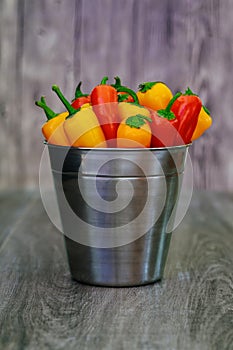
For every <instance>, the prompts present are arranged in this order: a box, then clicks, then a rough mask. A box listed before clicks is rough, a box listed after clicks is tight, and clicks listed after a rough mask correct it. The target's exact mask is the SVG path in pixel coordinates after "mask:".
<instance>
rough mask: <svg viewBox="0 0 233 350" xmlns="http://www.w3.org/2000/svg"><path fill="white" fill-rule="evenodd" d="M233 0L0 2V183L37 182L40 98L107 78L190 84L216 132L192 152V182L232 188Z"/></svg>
mask: <svg viewBox="0 0 233 350" xmlns="http://www.w3.org/2000/svg"><path fill="white" fill-rule="evenodd" d="M232 13H233V1H231V0H223V1H220V0H195V1H192V0H177V1H173V0H163V1H159V0H143V1H141V0H40V1H38V0H0V157H1V162H0V188H1V189H6V188H15V187H28V188H34V187H37V186H38V168H39V162H40V157H41V153H42V150H43V147H44V146H43V137H42V135H41V132H40V128H41V125H42V123H43V122H44V121H45V117H44V115H43V112H42V110H39V109H38V108H37V107H35V105H34V101H35V100H36V99H39V98H40V96H41V95H45V96H46V98H47V102H48V104H49V105H50V106H51V107H52V108H53V109H54V110H55V111H57V112H58V111H61V110H62V106H61V104H60V103H59V102H58V99H57V97H56V96H55V94H54V93H53V92H51V85H52V84H54V83H56V84H58V85H60V87H61V89H62V91H63V92H64V93H65V95H66V96H67V97H68V98H69V99H72V98H73V95H74V89H75V86H76V84H77V83H78V82H79V81H80V80H82V81H83V90H84V92H89V91H90V89H91V88H92V87H93V86H94V85H95V84H97V83H98V82H99V81H100V80H101V78H102V77H103V76H104V75H108V76H109V78H110V81H112V82H113V77H114V76H115V75H119V76H120V77H121V78H122V81H123V83H124V84H125V85H128V86H130V87H131V88H133V89H136V88H137V86H138V84H139V83H140V82H143V81H148V80H149V81H154V80H161V81H164V82H165V83H167V84H168V85H169V87H170V88H171V89H172V90H173V92H176V91H177V90H180V89H182V90H183V91H184V89H185V88H186V87H187V86H190V87H191V88H192V89H193V90H194V91H195V92H196V93H198V94H199V95H200V97H201V98H202V100H203V102H204V103H205V105H206V106H207V107H208V108H209V109H210V110H211V112H212V117H213V120H214V123H213V126H212V128H211V129H210V130H209V131H208V132H207V133H206V134H205V136H204V137H202V138H201V139H200V140H198V141H196V142H195V143H194V144H193V146H192V147H191V150H190V153H191V157H192V161H193V168H194V179H195V188H198V189H212V190H223V191H229V190H231V191H232V190H233V181H232V178H233V155H232V146H233V143H232V138H233V136H232V135H233V113H232V103H233V84H232V72H233V69H232V59H233V39H232V33H233V21H232Z"/></svg>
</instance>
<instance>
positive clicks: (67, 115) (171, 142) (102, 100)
mask: <svg viewBox="0 0 233 350" xmlns="http://www.w3.org/2000/svg"><path fill="white" fill-rule="evenodd" d="M114 79H115V83H114V84H108V77H104V78H103V79H102V81H101V82H100V84H99V85H97V86H95V87H94V88H93V90H92V91H91V92H90V93H89V94H84V93H83V92H82V91H81V85H82V82H79V84H78V86H77V88H76V91H75V96H74V99H73V100H72V101H71V102H70V101H68V100H67V99H66V98H65V96H64V95H63V93H62V92H61V90H60V88H59V87H58V86H57V85H53V86H52V90H53V91H54V92H55V93H56V94H57V96H58V98H59V99H60V100H61V102H62V103H63V105H64V107H65V111H63V112H62V113H55V112H54V111H53V110H52V109H51V108H50V107H49V106H48V105H47V103H46V100H45V97H44V96H42V97H41V99H40V100H39V101H36V102H35V103H36V105H37V106H39V107H41V108H42V109H43V110H44V112H45V114H46V117H47V121H46V122H45V123H44V125H43V126H42V133H43V135H44V137H45V139H46V141H47V142H48V143H50V144H54V145H60V146H69V147H71V146H72V147H87V148H93V147H101V148H102V147H104V148H106V147H120V148H131V147H152V148H154V147H172V146H177V145H182V144H189V143H191V142H192V141H194V140H196V139H198V138H199V137H200V136H201V135H202V134H203V133H204V132H205V131H206V130H207V129H208V128H209V127H210V126H211V124H212V118H211V116H210V112H209V111H208V109H207V108H206V107H205V106H204V105H203V104H202V101H201V99H200V97H199V96H198V95H197V94H195V93H193V92H192V90H191V89H190V88H187V89H186V91H185V92H184V93H182V92H177V93H176V94H175V95H174V96H173V94H172V92H171V90H170V89H169V87H168V86H167V85H166V84H165V83H163V82H160V81H156V82H146V83H142V84H140V85H139V89H138V91H137V92H135V91H133V90H131V89H129V88H128V87H126V86H123V85H122V84H121V80H120V78H119V77H115V78H114Z"/></svg>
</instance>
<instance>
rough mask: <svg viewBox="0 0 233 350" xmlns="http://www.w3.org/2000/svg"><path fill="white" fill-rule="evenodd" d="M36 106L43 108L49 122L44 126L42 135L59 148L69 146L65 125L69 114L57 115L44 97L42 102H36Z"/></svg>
mask: <svg viewBox="0 0 233 350" xmlns="http://www.w3.org/2000/svg"><path fill="white" fill-rule="evenodd" d="M35 104H36V105H37V106H38V107H40V108H42V109H43V110H44V112H45V114H46V116H47V119H48V120H47V122H46V123H44V125H43V126H42V133H43V135H44V137H45V139H46V141H47V142H48V143H51V144H53V145H59V146H69V145H70V143H69V140H68V138H67V136H66V134H65V132H64V129H63V123H64V121H65V119H66V117H67V116H68V115H69V113H68V112H63V113H60V114H58V113H55V112H54V111H52V109H50V108H49V107H48V106H47V104H46V101H45V97H44V96H42V97H41V99H40V101H36V102H35Z"/></svg>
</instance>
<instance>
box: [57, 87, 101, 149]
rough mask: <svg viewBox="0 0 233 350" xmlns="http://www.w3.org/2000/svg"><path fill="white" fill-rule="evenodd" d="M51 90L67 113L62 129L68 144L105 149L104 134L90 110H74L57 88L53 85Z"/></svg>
mask: <svg viewBox="0 0 233 350" xmlns="http://www.w3.org/2000/svg"><path fill="white" fill-rule="evenodd" d="M52 90H53V91H55V92H56V94H57V95H58V97H59V98H60V100H61V101H62V103H63V104H64V105H65V107H66V108H67V110H68V112H69V115H68V117H67V118H66V120H65V122H64V124H63V127H64V130H65V133H66V135H67V137H68V139H69V141H70V144H71V145H72V146H74V147H88V148H92V147H107V144H106V140H105V137H104V133H103V131H102V129H101V126H100V124H99V122H98V119H97V117H96V115H95V113H94V112H93V110H92V108H91V107H90V108H83V109H80V110H76V109H74V108H73V107H72V106H71V104H70V103H69V102H68V101H67V100H66V98H65V97H64V96H63V94H62V93H61V91H60V89H59V87H58V86H56V85H53V87H52Z"/></svg>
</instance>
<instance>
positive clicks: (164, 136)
mask: <svg viewBox="0 0 233 350" xmlns="http://www.w3.org/2000/svg"><path fill="white" fill-rule="evenodd" d="M181 95H182V94H181V92H178V93H177V94H176V95H175V96H173V98H172V99H171V101H170V102H169V104H168V105H167V107H166V108H165V109H159V110H158V111H153V110H151V119H152V123H151V131H152V138H151V147H171V146H176V145H178V144H179V143H178V140H177V136H178V131H177V129H178V124H179V122H178V119H177V118H176V116H175V114H174V113H173V112H171V110H170V109H171V106H172V104H173V102H174V101H175V100H176V99H177V98H178V97H179V96H181ZM181 143H183V142H182V141H181Z"/></svg>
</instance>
